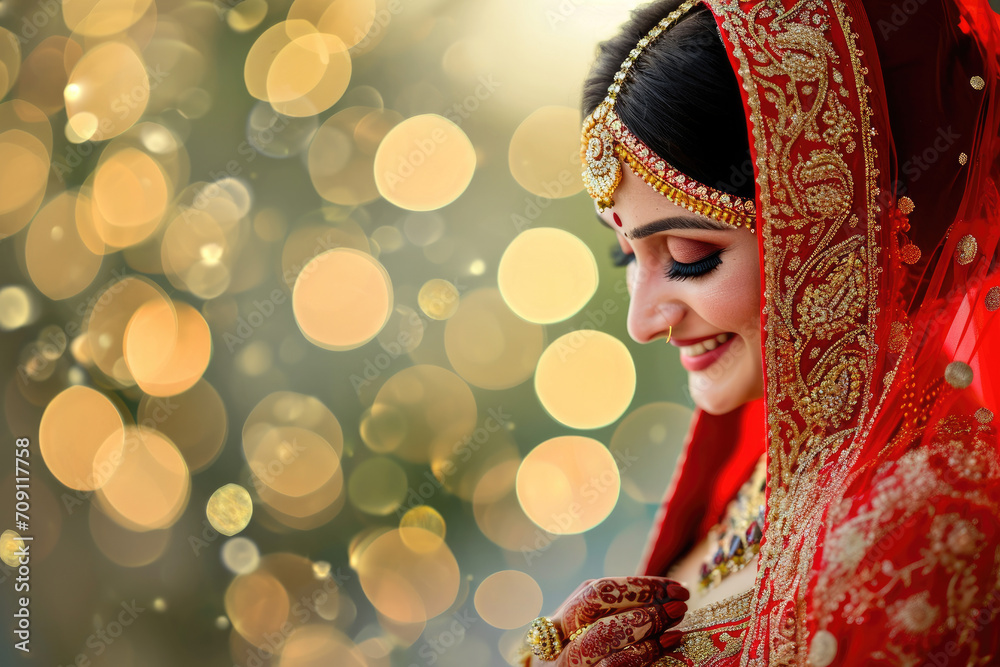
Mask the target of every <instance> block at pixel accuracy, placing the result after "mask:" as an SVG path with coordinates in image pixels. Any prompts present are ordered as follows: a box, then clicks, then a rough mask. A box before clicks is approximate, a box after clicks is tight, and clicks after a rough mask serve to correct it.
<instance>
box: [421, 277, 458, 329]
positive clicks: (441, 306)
mask: <svg viewBox="0 0 1000 667" xmlns="http://www.w3.org/2000/svg"><path fill="white" fill-rule="evenodd" d="M417 305H418V306H420V310H422V311H423V312H424V314H425V315H427V317H429V318H431V319H434V320H446V319H448V318H449V317H451V316H452V315H454V314H455V313H457V312H458V306H459V294H458V288H456V287H455V286H454V285H453V284H451V283H450V282H448V281H447V280H445V279H444V278H431V279H430V280H428V281H427V282H425V283H424V284H423V285H421V286H420V291H419V292H418V293H417Z"/></svg>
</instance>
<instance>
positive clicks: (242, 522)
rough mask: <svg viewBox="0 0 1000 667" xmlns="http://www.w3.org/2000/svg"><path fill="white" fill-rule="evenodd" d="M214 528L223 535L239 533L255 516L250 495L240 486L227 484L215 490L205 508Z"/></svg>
mask: <svg viewBox="0 0 1000 667" xmlns="http://www.w3.org/2000/svg"><path fill="white" fill-rule="evenodd" d="M205 515H206V516H207V517H208V521H209V523H211V524H212V528H215V529H216V530H217V531H219V532H220V533H222V534H223V535H227V536H232V535H235V534H236V533H239V532H240V531H242V530H243V529H244V528H246V527H247V524H248V523H250V518H251V517H252V516H253V501H252V500H250V494H249V493H247V490H246V489H244V488H243V487H242V486H240V485H239V484H226V485H225V486H221V487H219V488H218V489H216V490H215V493H213V494H212V497H211V498H209V499H208V505H207V506H206V507H205Z"/></svg>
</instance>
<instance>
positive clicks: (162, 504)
mask: <svg viewBox="0 0 1000 667" xmlns="http://www.w3.org/2000/svg"><path fill="white" fill-rule="evenodd" d="M111 444H113V443H111ZM109 446H110V445H109ZM121 452H122V453H121V457H120V459H121V460H120V463H119V464H118V466H117V467H116V469H115V471H114V473H112V474H111V476H110V477H108V479H107V481H106V482H105V483H104V485H103V486H101V487H100V488H99V489H98V490H97V498H98V500H99V501H100V502H101V507H102V509H104V511H105V512H107V513H108V514H109V515H110V516H111V518H113V519H114V520H115V521H117V522H118V523H120V524H121V525H122V526H124V527H126V528H129V529H130V530H136V531H143V530H156V529H162V528H168V527H170V526H172V525H173V524H174V522H176V521H177V519H179V518H180V516H181V514H182V513H183V512H184V509H185V508H186V507H187V503H188V499H189V497H190V494H191V475H190V473H189V472H188V468H187V464H186V463H185V462H184V457H183V456H182V455H181V453H180V452H179V451H177V448H176V447H175V446H174V444H173V443H172V442H170V440H169V439H167V438H166V437H165V436H164V435H163V434H161V433H159V432H158V431H154V430H151V429H146V428H142V427H135V426H127V427H126V428H125V446H124V447H123V448H122V450H121ZM100 455H103V452H102V453H101V454H99V456H100Z"/></svg>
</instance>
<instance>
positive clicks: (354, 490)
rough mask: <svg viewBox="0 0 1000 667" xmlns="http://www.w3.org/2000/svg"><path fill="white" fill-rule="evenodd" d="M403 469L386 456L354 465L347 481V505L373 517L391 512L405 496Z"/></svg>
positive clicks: (405, 483)
mask: <svg viewBox="0 0 1000 667" xmlns="http://www.w3.org/2000/svg"><path fill="white" fill-rule="evenodd" d="M406 491H407V479H406V471H404V470H403V468H402V467H401V466H400V465H399V464H398V463H396V462H395V461H393V460H392V459H390V458H389V457H387V456H376V457H373V458H370V459H367V460H366V461H362V462H361V463H360V464H358V465H357V466H355V468H354V470H353V471H352V472H351V477H350V479H349V480H348V483H347V496H348V498H349V499H350V501H351V504H352V505H354V506H355V507H356V508H358V509H359V510H361V511H362V512H364V513H365V514H373V515H375V516H388V515H389V514H392V513H393V512H395V511H396V510H397V509H398V508H399V506H400V505H402V504H403V500H404V499H405V498H406Z"/></svg>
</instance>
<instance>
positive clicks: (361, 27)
mask: <svg viewBox="0 0 1000 667" xmlns="http://www.w3.org/2000/svg"><path fill="white" fill-rule="evenodd" d="M375 14H376V3H375V0H337V1H336V2H330V1H329V0H295V1H294V2H293V3H292V6H291V7H289V8H288V18H289V19H303V20H306V21H309V22H310V23H312V24H313V25H314V26H316V28H317V29H318V30H319V31H320V32H322V33H326V34H329V35H336V36H337V37H339V38H340V39H341V40H342V41H343V42H344V44H345V45H346V46H348V47H352V46H354V45H356V44H358V43H359V42H360V41H361V40H363V39H364V38H365V37H366V36H367V35H368V31H369V30H371V28H372V25H373V24H374V23H375Z"/></svg>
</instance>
